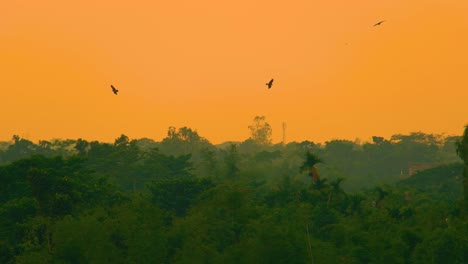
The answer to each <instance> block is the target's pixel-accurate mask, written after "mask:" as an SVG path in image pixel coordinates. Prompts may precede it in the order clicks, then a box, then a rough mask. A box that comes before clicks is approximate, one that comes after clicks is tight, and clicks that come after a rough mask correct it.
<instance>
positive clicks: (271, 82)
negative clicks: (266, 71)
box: [266, 79, 273, 89]
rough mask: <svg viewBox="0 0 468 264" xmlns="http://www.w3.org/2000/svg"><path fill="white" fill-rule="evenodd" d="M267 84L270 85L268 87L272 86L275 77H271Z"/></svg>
mask: <svg viewBox="0 0 468 264" xmlns="http://www.w3.org/2000/svg"><path fill="white" fill-rule="evenodd" d="M266 85H267V86H268V89H270V88H271V86H272V85H273V79H271V80H270V81H269V82H267V83H266Z"/></svg>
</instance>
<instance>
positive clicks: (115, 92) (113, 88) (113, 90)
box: [111, 84, 119, 94]
mask: <svg viewBox="0 0 468 264" xmlns="http://www.w3.org/2000/svg"><path fill="white" fill-rule="evenodd" d="M111 88H112V92H114V94H117V93H118V92H119V90H117V89H115V87H114V86H113V85H112V84H111Z"/></svg>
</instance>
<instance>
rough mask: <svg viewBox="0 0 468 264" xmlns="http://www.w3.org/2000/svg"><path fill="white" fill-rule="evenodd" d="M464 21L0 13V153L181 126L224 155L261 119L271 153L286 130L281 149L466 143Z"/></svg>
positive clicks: (164, 10)
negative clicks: (308, 143) (433, 139)
mask: <svg viewBox="0 0 468 264" xmlns="http://www.w3.org/2000/svg"><path fill="white" fill-rule="evenodd" d="M467 14H468V1H466V0H438V1H436V0H411V1H408V0H380V1H375V0H355V1H349V0H341V1H337V0H316V1H313V0H288V1H284V0H283V1H278V0H236V1H219V0H197V1H189V0H179V1H161V0H156V1H155V0H152V1H150V0H147V1H142V0H133V1H116V0H112V1H107V0H100V1H95V0H80V1H63V0H41V1H35V0H22V1H19V0H10V1H1V3H0V91H1V93H0V98H1V99H0V100H1V102H0V124H1V125H0V140H9V139H11V137H12V135H13V134H19V135H20V136H24V137H26V138H28V139H31V140H38V139H52V138H63V139H64V138H75V139H76V138H80V137H81V138H84V139H88V140H103V141H114V139H115V138H117V137H118V136H119V135H120V134H122V133H123V134H126V135H127V136H129V137H130V138H141V137H149V138H153V139H155V140H161V139H162V138H163V137H165V136H166V133H167V128H168V127H169V126H175V127H182V126H188V127H191V128H192V129H196V130H197V131H198V133H199V134H200V135H201V136H204V137H206V138H207V139H209V140H210V141H211V142H212V143H220V142H223V141H227V140H245V139H247V138H248V136H249V130H248V126H249V125H250V124H251V122H252V120H253V118H254V117H255V116H256V115H259V116H261V115H264V116H266V120H267V122H269V123H270V124H271V126H272V128H273V141H274V142H278V141H280V140H281V138H282V132H281V131H282V128H281V124H282V122H286V124H287V130H286V137H287V140H288V141H302V140H306V139H307V140H312V141H318V142H322V141H325V140H330V139H332V138H340V139H351V140H353V139H355V138H356V137H359V138H362V139H367V138H369V137H371V136H373V135H378V136H384V137H389V136H390V135H392V134H397V133H409V132H412V131H423V132H427V133H444V132H445V133H447V134H457V135H458V134H460V135H461V134H462V132H463V126H464V125H465V124H466V123H468V15H467ZM380 20H386V22H384V23H382V25H380V26H376V27H373V24H374V23H376V22H378V21H380ZM271 78H274V79H275V83H274V84H273V87H272V88H271V89H270V90H268V89H267V87H266V85H265V83H266V82H268V81H269V80H270V79H271ZM110 84H113V85H114V86H116V87H117V89H119V90H120V92H119V95H118V96H115V95H114V94H113V93H112V91H111V88H110Z"/></svg>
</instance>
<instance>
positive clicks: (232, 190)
mask: <svg viewBox="0 0 468 264" xmlns="http://www.w3.org/2000/svg"><path fill="white" fill-rule="evenodd" d="M450 140H451V141H450V142H452V143H453V142H455V141H454V139H450ZM163 141H164V142H161V143H158V142H153V141H151V140H147V139H146V140H143V141H142V140H135V139H130V138H128V137H127V136H125V135H120V136H119V137H118V138H117V139H116V140H115V142H114V143H113V144H109V143H102V142H97V141H94V142H87V141H85V140H83V139H78V140H76V141H70V140H68V141H50V142H49V141H41V142H39V143H38V144H34V143H32V142H30V141H25V140H24V141H22V139H20V138H19V137H16V140H14V141H13V142H11V143H9V145H8V146H7V147H4V148H3V149H2V150H0V153H1V157H2V161H3V162H5V163H4V165H3V166H0V180H1V181H2V184H0V262H1V263H8V264H9V263H463V261H464V260H465V259H466V258H467V256H466V252H468V250H467V240H466V237H467V236H468V230H467V225H466V218H464V216H463V214H461V208H462V207H461V204H460V198H461V184H460V176H461V175H460V173H461V168H462V165H461V164H459V163H453V161H457V160H453V159H452V158H453V155H455V154H456V152H455V145H454V146H452V147H451V148H450V147H449V143H447V142H444V141H443V139H442V138H440V137H438V136H434V135H425V134H422V133H412V134H410V135H396V136H394V137H392V138H391V139H389V140H386V139H384V138H381V137H376V138H375V139H374V142H373V143H364V144H358V143H356V142H351V141H346V140H332V141H329V142H326V143H325V144H324V145H321V144H314V143H313V142H307V141H306V142H302V143H296V142H292V143H289V144H287V145H263V146H261V147H260V146H259V145H258V144H257V143H255V142H253V141H252V140H246V141H245V142H242V143H240V144H239V145H237V144H229V145H228V146H227V148H222V147H220V148H216V147H215V146H213V145H211V144H209V142H207V141H204V140H203V138H201V137H200V136H198V134H197V133H196V131H193V130H191V129H188V128H183V129H179V130H176V129H175V128H171V129H169V133H168V137H167V138H166V139H165V140H163ZM460 142H462V141H460ZM15 144H16V145H15ZM13 145H15V146H13ZM10 146H13V147H11V148H9V147H10ZM9 149H10V150H9ZM28 149H29V151H30V152H22V151H25V150H28ZM449 151H452V152H453V153H452V154H449V153H448V152H449ZM304 152H306V155H305V156H304ZM5 153H7V155H5ZM21 153H23V154H24V155H26V156H21V155H23V154H21ZM60 153H62V154H60ZM312 153H314V154H312ZM20 154H21V155H20ZM36 154H42V155H36ZM57 154H60V155H57ZM319 157H320V158H319ZM321 158H323V159H324V160H326V161H327V163H319V162H320V160H321ZM455 158H456V157H455ZM15 159H16V160H15ZM414 161H423V162H434V163H439V162H442V163H444V164H442V165H440V166H435V167H434V168H432V169H428V170H425V171H421V172H418V173H416V174H414V175H412V176H411V177H408V178H406V179H399V178H398V177H399V176H400V173H401V171H402V170H404V169H405V166H408V163H409V162H414ZM311 166H317V168H318V169H319V170H320V173H321V177H320V179H318V180H316V181H314V182H313V183H311V182H310V180H309V178H308V177H305V176H304V175H303V174H301V173H300V168H302V169H306V170H310V167H311ZM377 183H378V184H377ZM383 183H387V184H383ZM395 183H396V184H395ZM351 187H353V188H351ZM362 187H367V189H366V188H362ZM350 189H351V190H353V192H350V191H349V190H350Z"/></svg>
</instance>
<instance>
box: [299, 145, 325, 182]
mask: <svg viewBox="0 0 468 264" xmlns="http://www.w3.org/2000/svg"><path fill="white" fill-rule="evenodd" d="M321 162H322V160H321V159H320V158H319V157H317V156H315V155H314V154H312V153H311V152H310V151H307V152H306V159H305V161H304V163H302V166H301V167H300V170H301V172H304V171H306V170H309V176H310V177H312V180H313V181H314V182H317V181H318V180H319V179H320V177H319V174H318V172H317V169H316V168H315V165H316V164H317V163H321Z"/></svg>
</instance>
